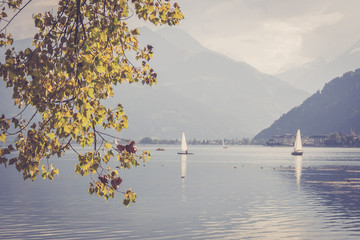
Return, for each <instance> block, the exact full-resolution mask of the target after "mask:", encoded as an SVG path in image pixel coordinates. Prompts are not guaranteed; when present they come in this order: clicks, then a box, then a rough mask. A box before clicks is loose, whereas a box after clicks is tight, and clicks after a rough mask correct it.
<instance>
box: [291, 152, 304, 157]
mask: <svg viewBox="0 0 360 240" xmlns="http://www.w3.org/2000/svg"><path fill="white" fill-rule="evenodd" d="M291 155H294V156H301V155H303V152H292V153H291Z"/></svg>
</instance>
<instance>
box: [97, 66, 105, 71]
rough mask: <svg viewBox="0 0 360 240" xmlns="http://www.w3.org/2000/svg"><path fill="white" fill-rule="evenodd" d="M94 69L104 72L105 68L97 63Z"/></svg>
mask: <svg viewBox="0 0 360 240" xmlns="http://www.w3.org/2000/svg"><path fill="white" fill-rule="evenodd" d="M96 70H97V71H98V72H99V73H104V72H105V70H106V68H105V67H104V66H103V65H99V66H97V67H96Z"/></svg>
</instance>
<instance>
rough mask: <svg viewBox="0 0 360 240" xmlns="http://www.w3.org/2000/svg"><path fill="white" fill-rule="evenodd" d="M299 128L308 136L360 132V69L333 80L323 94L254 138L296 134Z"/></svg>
mask: <svg viewBox="0 0 360 240" xmlns="http://www.w3.org/2000/svg"><path fill="white" fill-rule="evenodd" d="M298 128H300V129H301V133H302V135H304V136H309V135H315V134H328V133H332V132H341V133H345V134H348V133H350V131H351V129H353V130H355V131H356V133H360V69H357V70H356V71H354V72H348V73H345V74H344V75H343V76H342V77H339V78H335V79H333V80H332V81H330V82H329V83H327V84H326V85H325V86H324V88H323V89H322V91H321V92H320V91H318V92H316V93H315V94H314V95H312V96H311V97H310V98H308V99H307V100H305V101H304V102H303V104H301V105H300V106H299V107H295V108H293V109H292V110H291V111H289V112H288V113H286V114H285V115H283V116H282V117H280V119H278V120H276V121H275V122H274V123H273V124H272V125H271V126H270V127H269V128H267V129H265V130H263V131H261V132H260V133H259V134H257V135H256V136H255V138H254V139H256V140H259V139H269V138H271V137H272V136H274V135H281V134H288V133H290V134H295V132H296V130H297V129H298Z"/></svg>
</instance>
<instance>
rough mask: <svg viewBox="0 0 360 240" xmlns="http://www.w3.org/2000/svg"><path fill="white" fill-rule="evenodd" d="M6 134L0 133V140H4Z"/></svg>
mask: <svg viewBox="0 0 360 240" xmlns="http://www.w3.org/2000/svg"><path fill="white" fill-rule="evenodd" d="M5 140H6V135H5V134H4V133H2V134H0V141H2V142H5Z"/></svg>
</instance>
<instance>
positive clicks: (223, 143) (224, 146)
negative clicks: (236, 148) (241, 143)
mask: <svg viewBox="0 0 360 240" xmlns="http://www.w3.org/2000/svg"><path fill="white" fill-rule="evenodd" d="M222 145H223V148H227V146H226V145H225V141H224V139H223V140H222Z"/></svg>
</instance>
